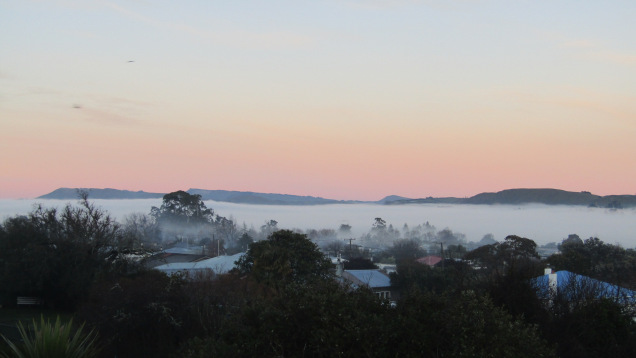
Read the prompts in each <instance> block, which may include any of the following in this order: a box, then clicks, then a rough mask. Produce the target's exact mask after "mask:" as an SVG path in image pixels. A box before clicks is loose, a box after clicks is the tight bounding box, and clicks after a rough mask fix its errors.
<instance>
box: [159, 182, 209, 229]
mask: <svg viewBox="0 0 636 358" xmlns="http://www.w3.org/2000/svg"><path fill="white" fill-rule="evenodd" d="M150 215H151V216H152V217H154V218H155V220H157V222H158V223H160V224H161V225H183V224H210V223H212V221H213V219H214V211H213V210H212V209H208V208H207V207H206V206H205V203H204V202H203V200H202V199H201V195H199V194H189V193H187V192H185V191H183V190H179V191H175V192H172V193H169V194H166V195H164V196H163V203H162V204H161V207H159V208H157V207H156V206H153V207H152V209H151V211H150Z"/></svg>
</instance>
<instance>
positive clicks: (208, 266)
mask: <svg viewBox="0 0 636 358" xmlns="http://www.w3.org/2000/svg"><path fill="white" fill-rule="evenodd" d="M243 255H245V253H244V252H241V253H238V254H236V255H232V256H217V257H213V258H211V259H205V260H201V261H195V262H174V263H170V264H165V265H160V266H156V267H154V269H155V270H159V271H163V272H165V273H167V274H169V275H171V274H173V273H175V272H179V271H184V272H193V271H202V270H212V271H214V273H215V274H217V275H218V274H223V273H227V272H228V271H230V270H231V269H233V268H234V262H236V261H237V260H238V259H240V258H241V256H243Z"/></svg>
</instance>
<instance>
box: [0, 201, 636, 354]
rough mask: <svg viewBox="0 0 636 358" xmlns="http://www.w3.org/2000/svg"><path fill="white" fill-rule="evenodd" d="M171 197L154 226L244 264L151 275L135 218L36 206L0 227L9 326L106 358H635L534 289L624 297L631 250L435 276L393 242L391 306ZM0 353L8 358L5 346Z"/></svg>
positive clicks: (568, 246) (288, 237) (449, 266)
mask: <svg viewBox="0 0 636 358" xmlns="http://www.w3.org/2000/svg"><path fill="white" fill-rule="evenodd" d="M180 193H183V192H180ZM180 193H179V192H178V193H171V194H175V195H172V196H169V195H170V194H168V195H166V196H164V205H162V207H161V208H153V210H152V218H153V220H154V222H155V223H156V221H163V222H171V223H172V224H176V223H178V222H179V221H181V220H186V221H187V226H196V225H211V226H210V227H213V228H215V229H214V230H215V231H214V232H215V233H217V234H218V235H221V233H222V232H225V233H226V234H227V233H228V232H230V233H231V235H235V242H234V244H235V245H234V246H231V245H229V244H228V243H226V242H223V245H227V246H228V249H229V248H231V247H235V248H236V249H237V250H238V249H240V246H242V245H246V246H247V247H249V250H248V251H247V254H246V255H245V256H243V257H242V258H241V259H240V260H239V261H238V262H237V268H236V269H235V270H234V271H232V272H230V273H228V274H224V275H214V274H213V273H211V272H209V273H203V274H199V275H194V276H190V277H185V276H182V275H173V276H167V275H165V274H164V273H161V272H159V271H157V270H152V269H147V268H145V267H144V266H143V264H142V263H143V260H140V259H139V258H140V257H144V255H145V254H146V253H147V251H148V250H150V249H149V247H153V246H154V245H155V244H157V242H155V241H153V240H157V239H156V238H157V237H159V236H161V234H160V233H159V231H161V230H162V229H161V228H158V227H156V226H152V225H146V224H147V223H144V221H143V220H140V218H139V217H137V218H136V219H135V220H131V222H132V223H133V224H131V222H128V223H127V225H120V224H118V223H117V222H115V221H113V220H112V219H111V218H110V217H109V215H108V213H105V212H103V211H102V210H100V209H99V208H96V207H95V206H93V205H92V204H91V203H90V202H89V201H88V200H87V198H86V196H84V197H83V198H82V200H81V201H80V204H79V205H77V206H72V205H69V206H67V207H65V208H63V209H62V210H60V211H59V212H58V211H57V210H55V209H43V208H36V209H34V211H33V212H32V213H30V214H29V215H28V216H19V217H14V218H10V219H7V220H6V221H5V222H4V223H3V224H2V225H1V226H0V299H1V300H2V301H1V303H2V305H3V307H4V308H1V309H0V319H2V322H3V324H5V325H8V324H9V323H8V321H9V320H11V321H12V322H15V321H16V320H19V319H20V317H19V316H15V315H16V312H18V314H19V313H20V312H31V311H26V310H25V309H22V308H19V309H8V308H7V307H11V306H15V303H16V297H17V296H34V297H39V298H41V299H42V300H43V302H44V307H46V308H47V309H52V310H55V311H57V312H62V313H65V314H66V316H65V317H69V316H72V317H73V319H74V322H78V323H84V324H85V325H84V328H83V330H84V331H83V332H84V334H87V333H88V332H93V334H97V341H96V343H97V347H98V348H99V353H98V356H102V357H115V356H116V357H149V356H156V357H212V356H222V357H253V356H259V357H301V356H303V357H334V356H336V357H360V356H364V357H387V356H394V357H633V356H636V339H635V338H636V325H635V323H634V312H633V306H631V305H630V304H625V303H624V302H619V301H617V300H613V299H611V298H602V299H598V298H597V297H595V296H594V295H589V294H579V293H581V292H578V291H576V290H577V288H572V291H571V292H569V293H567V294H563V295H558V296H555V297H554V298H553V299H552V300H551V301H550V302H549V303H547V302H545V301H542V300H540V299H539V298H538V296H537V292H536V287H535V286H534V285H533V283H532V281H531V279H532V278H534V277H537V276H540V275H542V274H543V268H544V267H545V265H546V264H550V265H551V266H552V267H553V268H555V269H558V270H568V271H571V272H576V273H580V274H583V275H587V276H590V277H593V278H597V279H601V280H604V281H607V282H611V283H615V284H618V285H621V286H623V287H628V288H632V289H633V288H635V287H636V253H634V251H633V250H626V249H623V248H621V247H618V246H615V245H609V244H605V243H603V242H602V241H600V240H598V239H594V238H591V239H588V240H585V241H583V240H581V239H580V238H578V237H577V236H575V235H572V236H570V237H569V238H567V239H565V240H563V242H562V243H561V244H560V245H559V246H560V247H559V248H560V254H557V255H552V256H550V257H548V258H547V259H545V260H543V261H542V260H540V259H539V256H538V254H537V251H536V249H537V246H536V244H535V243H534V242H533V241H532V240H530V239H526V238H521V237H517V236H509V237H507V238H506V239H505V240H504V241H503V242H493V243H490V244H488V245H483V246H481V247H479V248H477V249H475V250H472V251H470V252H465V251H464V252H462V251H461V250H457V251H456V252H455V255H456V256H453V257H454V258H457V256H463V258H464V260H455V259H453V260H451V259H447V260H444V263H445V264H444V265H443V267H429V266H427V265H423V264H420V263H418V262H416V261H415V260H413V258H414V257H416V256H417V255H418V254H420V253H422V252H423V251H422V248H421V246H420V243H419V242H418V241H417V240H413V239H401V240H398V241H395V242H394V244H393V246H392V247H391V248H389V249H387V250H385V251H384V252H382V253H377V255H378V257H384V258H385V259H387V260H389V261H391V262H395V263H396V265H397V271H396V273H393V274H392V275H391V281H392V284H393V285H394V286H395V288H396V290H397V292H398V293H399V297H395V304H392V302H390V301H388V300H380V299H378V298H377V296H376V295H375V294H373V292H371V291H370V290H369V289H366V288H364V287H361V288H353V287H349V286H346V285H343V284H341V283H340V282H338V281H337V280H336V279H335V277H334V271H333V267H332V264H331V261H330V260H329V259H327V258H326V257H325V256H324V255H323V253H322V252H321V251H320V249H319V247H318V246H317V245H316V244H315V243H314V242H312V241H311V240H310V239H309V238H308V235H306V234H303V233H298V232H293V231H289V230H277V229H276V228H275V226H276V225H275V222H273V223H272V222H270V223H268V224H266V225H264V228H262V229H263V231H264V232H266V237H264V238H261V239H259V240H256V241H254V242H251V241H252V240H251V238H250V237H249V236H250V235H249V233H248V232H242V231H241V230H237V232H234V231H233V230H232V229H231V225H229V223H228V222H227V221H228V219H225V218H222V217H219V216H218V215H217V216H215V215H214V213H213V212H212V210H211V209H208V208H205V205H203V206H201V204H202V203H201V201H200V200H197V199H200V197H199V198H197V197H196V196H195V197H194V198H193V197H191V196H188V195H183V194H180ZM376 224H377V222H376ZM380 224H381V223H380ZM378 226H380V225H379V224H378ZM169 227H170V228H174V226H169ZM374 229H377V230H387V228H386V227H380V228H378V227H375V228H374ZM165 230H167V229H163V231H164V233H163V234H165ZM224 230H225V231H224ZM376 234H377V232H376ZM246 235H247V236H248V237H245V236H246ZM309 236H311V235H309ZM224 237H230V236H224ZM211 240H219V238H218V237H217V238H216V239H215V238H214V237H213V238H211ZM211 240H208V241H205V242H206V243H211V244H213V245H212V246H215V245H216V246H217V247H220V245H221V243H220V242H217V243H216V244H215V243H214V242H211ZM227 240H228V242H229V239H227ZM250 242H251V243H250ZM142 243H143V244H144V245H142ZM420 251H422V252H420ZM350 254H351V255H352V257H351V258H352V260H351V261H352V262H353V263H355V264H356V265H362V264H363V262H364V257H357V259H356V260H354V259H353V258H355V255H353V253H352V252H350ZM467 260H470V262H471V263H472V265H471V264H469V263H468V262H469V261H467ZM475 267H479V268H478V269H477V268H475ZM8 315H14V316H13V319H12V318H10V317H9V318H2V317H3V316H5V317H6V316H8ZM30 318H31V317H30ZM36 321H39V318H36ZM29 322H30V320H28V321H26V322H25V321H24V320H23V323H24V324H28V323H29ZM3 344H4V345H3ZM17 345H18V346H19V345H20V343H17ZM0 349H1V350H3V351H4V352H7V353H6V354H10V353H9V351H10V349H9V347H8V345H7V344H5V343H4V342H0ZM9 356H11V355H9ZM84 356H91V355H90V353H86V355H84Z"/></svg>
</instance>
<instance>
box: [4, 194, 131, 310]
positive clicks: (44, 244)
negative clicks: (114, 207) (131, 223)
mask: <svg viewBox="0 0 636 358" xmlns="http://www.w3.org/2000/svg"><path fill="white" fill-rule="evenodd" d="M129 243H130V241H129V240H127V239H126V237H125V235H124V233H123V231H122V230H121V228H120V226H119V225H118V224H117V223H116V222H114V220H113V219H112V218H111V217H110V215H109V214H108V213H106V212H104V211H103V210H101V209H99V208H97V207H95V206H94V205H93V204H92V203H90V202H88V200H87V199H86V197H84V198H83V199H82V200H81V201H80V205H78V206H72V205H70V204H69V205H66V206H65V207H64V208H63V209H62V210H61V211H60V212H58V210H57V209H55V208H51V209H44V208H43V207H42V206H38V207H36V208H35V209H34V210H33V211H32V212H31V213H29V214H28V215H27V216H16V217H13V218H9V219H7V220H6V221H5V222H4V223H3V225H1V228H0V294H2V296H4V301H5V303H12V302H15V296H17V295H29V296H38V297H41V298H43V299H44V300H45V303H46V304H47V305H49V306H53V307H57V308H73V307H75V305H76V304H77V303H78V302H80V301H81V300H82V299H83V298H84V297H85V296H86V295H87V293H88V291H89V289H90V287H91V285H92V284H93V283H94V282H95V281H96V279H97V278H98V277H99V276H105V275H109V274H112V273H115V274H116V273H120V272H126V271H129V270H133V269H136V265H135V264H134V263H132V262H130V261H128V260H127V259H126V256H125V252H127V251H128V250H130V247H127V246H126V245H128V244H129Z"/></svg>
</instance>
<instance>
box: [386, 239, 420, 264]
mask: <svg viewBox="0 0 636 358" xmlns="http://www.w3.org/2000/svg"><path fill="white" fill-rule="evenodd" d="M389 253H390V254H391V255H393V257H395V261H396V262H398V263H399V262H400V261H402V260H411V261H413V260H415V259H417V258H419V257H422V256H424V255H425V254H426V251H425V250H424V249H422V247H421V245H420V243H419V242H418V241H417V240H411V239H404V240H396V241H395V242H394V243H393V247H391V248H390V249H389Z"/></svg>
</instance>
